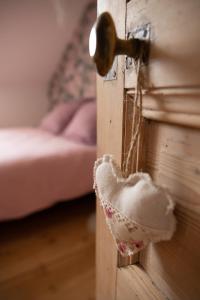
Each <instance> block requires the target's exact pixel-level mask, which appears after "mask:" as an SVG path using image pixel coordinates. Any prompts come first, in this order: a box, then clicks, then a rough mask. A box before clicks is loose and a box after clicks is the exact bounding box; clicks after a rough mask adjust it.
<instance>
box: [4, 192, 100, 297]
mask: <svg viewBox="0 0 200 300" xmlns="http://www.w3.org/2000/svg"><path fill="white" fill-rule="evenodd" d="M94 209H95V200H94V196H93V195H91V196H87V197H85V198H83V199H80V200H75V201H72V202H67V203H62V204H59V205H57V206H56V207H53V208H52V209H49V210H47V211H44V212H41V213H37V214H35V215H32V216H30V217H28V218H25V219H23V220H20V221H15V222H8V223H0V300H76V299H77V300H80V299H81V300H86V299H88V300H89V299H90V300H91V299H94V282H95V278H94V275H95V272H94V248H95V246H94V244H95V237H94V228H92V226H91V224H90V221H91V215H92V213H93V212H94ZM92 229H93V230H92Z"/></svg>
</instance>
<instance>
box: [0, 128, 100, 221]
mask: <svg viewBox="0 0 200 300" xmlns="http://www.w3.org/2000/svg"><path fill="white" fill-rule="evenodd" d="M95 157H96V147H95V146H88V145H84V144H81V143H75V142H73V141H68V140H66V139H65V138H63V137H59V136H55V135H53V134H51V133H49V132H45V131H43V130H41V129H33V128H20V129H5V130H4V129H2V130H0V220H6V219H11V218H18V217H21V216H25V215H27V214H29V213H31V212H33V211H37V210H40V209H43V208H46V207H48V206H50V205H52V204H54V203H55V202H56V201H58V200H61V199H65V200H67V199H72V198H75V197H79V196H81V195H83V194H86V193H88V192H90V191H91V190H92V181H93V176H92V170H93V163H94V160H95Z"/></svg>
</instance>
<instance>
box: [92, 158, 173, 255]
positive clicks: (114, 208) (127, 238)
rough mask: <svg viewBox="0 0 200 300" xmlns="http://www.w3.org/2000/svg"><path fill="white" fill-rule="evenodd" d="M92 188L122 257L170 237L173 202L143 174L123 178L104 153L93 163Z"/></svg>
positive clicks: (164, 191)
mask: <svg viewBox="0 0 200 300" xmlns="http://www.w3.org/2000/svg"><path fill="white" fill-rule="evenodd" d="M94 188H95V191H96V194H97V195H98V198H99V200H100V202H101V205H102V207H103V209H104V213H105V217H106V222H107V224H108V226H109V228H110V230H111V233H112V235H113V238H114V239H115V241H116V244H117V248H118V250H119V252H120V253H121V255H122V256H129V255H133V254H135V253H137V252H138V251H140V250H142V249H143V248H144V247H145V246H147V245H148V244H149V243H150V242H158V241H161V240H169V239H171V237H172V235H173V233H174V231H175V228H176V220H175V217H174V214H173V210H174V202H173V201H172V199H171V198H170V196H169V195H168V193H167V192H166V190H165V189H163V188H161V187H157V186H155V185H154V184H153V181H152V179H151V177H150V176H149V175H148V174H147V173H135V174H131V175H130V176H129V177H128V178H123V176H122V173H121V171H120V169H119V167H118V166H117V164H116V162H115V161H114V160H113V158H112V156H111V155H104V156H103V157H102V158H100V159H98V160H97V161H96V163H95V166H94Z"/></svg>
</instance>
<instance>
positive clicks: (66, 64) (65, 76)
mask: <svg viewBox="0 0 200 300" xmlns="http://www.w3.org/2000/svg"><path fill="white" fill-rule="evenodd" d="M95 19H96V1H90V3H89V4H88V5H87V7H86V9H85V11H84V13H83V15H82V18H81V20H80V23H79V25H78V27H77V29H76V30H75V33H74V34H72V37H71V42H70V43H68V45H67V47H66V49H65V51H64V54H63V57H62V58H61V61H60V64H59V66H58V68H57V70H56V72H55V73H54V75H53V77H52V79H51V81H50V84H49V99H50V102H51V106H54V104H55V103H57V102H63V101H68V100H78V99H81V98H87V97H94V96H95V85H96V83H95V77H96V75H95V67H94V65H93V63H92V60H91V58H90V56H89V51H88V40H89V32H90V29H91V27H92V25H93V23H94V21H95Z"/></svg>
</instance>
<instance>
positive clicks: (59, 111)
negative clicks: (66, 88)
mask: <svg viewBox="0 0 200 300" xmlns="http://www.w3.org/2000/svg"><path fill="white" fill-rule="evenodd" d="M80 105H81V103H80V102H79V101H77V102H76V101H69V102H67V103H58V104H57V105H56V106H55V107H54V109H53V110H52V111H50V112H49V113H48V114H47V115H46V116H45V117H44V118H43V120H42V121H41V123H40V126H39V127H40V128H41V129H44V130H47V131H49V132H51V133H53V134H59V133H60V132H62V130H63V129H64V128H65V126H66V125H67V124H68V123H69V121H70V120H71V119H72V117H73V115H74V114H75V112H76V110H77V109H78V107H79V106H80Z"/></svg>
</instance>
